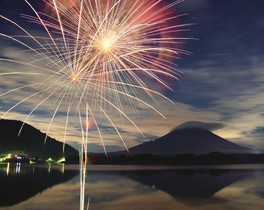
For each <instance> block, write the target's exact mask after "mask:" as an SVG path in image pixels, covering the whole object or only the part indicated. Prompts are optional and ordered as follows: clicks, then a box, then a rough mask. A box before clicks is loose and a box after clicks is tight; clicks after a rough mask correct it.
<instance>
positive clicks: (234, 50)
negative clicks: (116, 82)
mask: <svg viewBox="0 0 264 210" xmlns="http://www.w3.org/2000/svg"><path fill="white" fill-rule="evenodd" d="M31 2H33V4H34V6H35V7H36V8H38V7H42V5H41V4H40V3H39V1H35V3H34V1H31ZM35 4H36V5H35ZM263 8H264V1H262V0H252V1H248V0H185V2H182V3H180V4H179V5H177V6H176V10H177V12H178V13H188V15H186V16H185V17H184V18H182V22H183V23H194V25H193V26H191V27H190V31H189V32H186V33H184V34H182V35H183V36H186V37H189V38H192V39H190V40H187V43H186V44H185V46H184V48H185V49H186V50H188V51H189V52H191V53H192V55H189V56H182V59H181V60H176V63H177V64H178V66H179V69H180V70H181V71H182V72H183V75H182V76H181V78H180V81H175V82H174V83H173V89H174V91H175V92H174V93H172V92H167V93H166V94H167V95H168V96H169V97H170V98H171V99H173V101H174V102H175V104H168V103H165V102H164V103H163V102H161V103H160V107H159V110H160V111H161V112H163V113H164V115H165V116H166V117H167V119H166V120H161V119H156V117H153V116H152V115H151V114H149V113H144V114H143V115H144V116H145V117H144V119H143V120H141V121H140V122H138V125H139V127H140V128H142V127H143V128H142V130H143V132H144V133H145V135H146V139H145V140H150V139H153V138H155V137H158V136H160V135H164V134H165V133H166V132H168V131H170V130H171V129H172V128H174V127H176V126H177V125H179V124H181V123H184V122H186V121H201V122H204V123H206V124H208V125H209V124H210V123H212V124H214V123H218V124H219V125H221V126H220V127H219V126H218V128H217V129H216V130H214V132H215V133H216V134H218V135H220V136H222V137H224V138H226V139H228V140H230V141H233V142H236V143H240V144H243V145H247V146H250V147H253V148H255V149H256V150H264V137H263V136H264V120H263V116H264V48H263V41H264V38H263V37H264V13H263ZM21 12H23V13H26V14H32V11H31V10H30V8H29V7H28V6H27V5H26V4H25V2H24V1H22V0H21V1H20V0H19V1H18V0H4V3H3V2H1V8H0V14H1V15H4V16H6V17H9V18H13V19H15V20H16V21H17V22H18V23H20V24H22V25H23V26H26V27H28V26H29V27H31V25H30V24H29V23H25V21H24V20H22V19H19V15H18V14H19V13H21ZM0 24H1V25H0V33H6V32H7V31H8V30H9V31H10V30H11V31H12V30H15V27H13V29H12V26H10V23H6V22H5V21H3V20H1V21H0ZM37 29H38V30H39V28H37ZM37 29H36V28H34V27H32V30H36V31H37ZM1 39H2V40H1ZM0 44H1V46H2V49H1V50H0V53H1V57H5V56H7V55H10V53H11V51H12V50H14V45H13V48H12V49H11V48H10V45H11V43H6V42H5V41H4V39H3V38H0ZM17 56H18V55H16V56H14V57H16V58H17ZM0 70H1V68H0ZM2 85H3V84H2ZM0 102H1V103H2V105H1V107H2V108H3V107H4V104H5V103H7V102H6V101H4V100H3V101H2V100H1V101H0ZM1 111H2V110H1ZM11 117H14V115H12V116H11ZM146 125H147V126H146ZM203 125H204V124H203ZM209 127H210V126H209ZM121 130H123V131H124V133H126V132H127V133H129V132H131V130H130V129H128V128H127V127H126V126H125V125H124V126H123V127H122V126H121ZM128 139H129V140H128V141H130V142H132V143H131V145H133V144H136V143H139V142H142V141H144V140H143V139H142V138H141V137H140V136H139V135H138V134H137V133H136V132H135V133H134V134H133V135H131V138H128ZM108 140H109V145H112V146H114V145H119V144H120V142H118V143H117V144H115V143H114V141H113V140H111V138H110V137H109V139H107V138H106V141H108ZM129 144H130V143H128V145H129ZM94 145H96V143H94Z"/></svg>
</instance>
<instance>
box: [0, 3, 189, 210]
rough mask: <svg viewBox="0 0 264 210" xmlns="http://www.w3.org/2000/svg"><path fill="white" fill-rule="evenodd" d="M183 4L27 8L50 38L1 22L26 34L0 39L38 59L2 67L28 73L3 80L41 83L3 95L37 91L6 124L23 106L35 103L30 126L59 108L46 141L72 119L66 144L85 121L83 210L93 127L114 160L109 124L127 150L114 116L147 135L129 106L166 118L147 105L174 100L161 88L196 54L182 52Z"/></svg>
mask: <svg viewBox="0 0 264 210" xmlns="http://www.w3.org/2000/svg"><path fill="white" fill-rule="evenodd" d="M182 1H183V0H177V1H174V2H173V3H170V4H166V3H165V1H162V0H141V1H139V0H132V1H131V0H103V1H102V0H78V1H77V0H76V1H71V3H70V4H69V1H62V0H44V3H45V5H46V10H45V13H43V12H39V11H37V10H35V8H34V7H33V6H32V5H31V4H30V2H29V1H27V0H25V3H26V4H27V5H28V7H30V8H31V9H32V11H33V13H34V16H32V15H26V14H24V15H22V16H23V18H25V19H27V20H28V21H29V22H32V23H35V24H38V25H40V26H41V27H42V29H43V30H44V32H45V34H46V35H45V36H34V35H32V34H31V33H30V32H29V31H28V30H26V29H24V28H23V27H21V26H20V25H19V24H18V23H16V22H15V21H12V20H10V19H8V18H6V17H4V16H0V17H1V18H2V19H4V20H6V21H8V22H9V23H11V24H13V25H14V26H16V27H17V28H18V29H19V30H20V31H22V32H23V33H24V35H16V36H11V35H6V34H4V33H1V34H0V36H2V37H3V38H7V39H10V40H12V41H15V42H16V43H18V44H20V45H22V46H23V47H24V48H26V52H27V53H29V54H33V55H34V57H33V58H32V60H31V61H29V62H22V61H19V60H14V59H7V58H1V62H13V63H16V64H17V65H23V66H25V67H27V69H28V70H27V71H23V72H22V71H21V72H15V71H11V72H1V73H0V76H1V77H8V76H16V77H19V76H20V77H23V78H24V77H29V76H32V75H34V76H36V78H38V79H37V81H33V80H32V82H29V83H27V84H23V85H21V86H17V87H15V88H11V89H10V90H8V91H6V92H3V93H1V94H0V96H1V98H4V97H8V95H10V94H15V93H16V92H21V91H25V90H27V89H29V88H34V90H37V91H35V92H33V93H30V94H28V95H27V96H26V97H24V98H22V99H21V100H19V101H18V102H16V103H14V105H13V106H11V107H10V108H9V109H8V110H7V111H6V112H5V113H4V114H3V116H2V117H5V116H7V114H8V113H9V112H11V111H12V110H14V109H17V108H18V107H19V106H21V105H22V104H23V103H26V102H28V101H35V102H36V103H35V104H34V105H33V104H32V107H33V108H32V109H31V110H30V111H29V113H28V115H27V116H26V117H25V120H24V122H26V121H27V120H28V119H29V118H30V117H31V116H32V115H33V114H34V112H36V110H39V109H40V110H41V109H43V108H45V104H46V103H51V102H52V106H51V107H52V109H53V111H52V115H51V120H50V122H49V123H48V128H47V132H46V133H47V134H48V133H49V131H50V129H51V127H52V123H53V121H54V119H55V118H56V116H57V115H58V113H59V112H65V113H66V114H65V124H64V141H65V140H66V136H67V130H68V127H69V122H70V121H71V119H72V118H73V117H76V116H78V118H79V122H80V128H81V134H82V142H81V143H82V147H81V152H80V154H81V157H80V160H84V161H81V164H80V165H81V180H80V182H81V196H80V197H81V200H80V203H81V205H80V209H84V189H85V188H84V185H85V177H86V174H85V173H86V164H87V144H88V139H89V135H88V134H89V132H88V131H89V125H91V124H93V128H95V129H96V130H97V133H98V136H99V138H100V139H101V142H102V145H103V148H104V151H105V153H106V149H105V146H104V141H103V134H102V132H101V129H100V123H99V122H100V120H101V119H105V120H107V121H108V123H109V125H110V126H111V127H112V128H113V129H114V130H115V131H116V133H117V135H118V136H119V138H120V139H121V141H122V142H123V144H124V146H125V148H126V149H127V147H126V144H125V141H124V139H123V136H122V133H121V132H120V131H119V129H118V126H117V125H116V121H117V119H113V118H112V117H111V113H113V112H115V113H119V115H120V118H121V119H122V121H123V120H125V121H128V122H129V123H131V125H132V126H133V127H135V129H137V130H138V131H139V132H140V129H139V128H138V126H137V125H136V124H135V123H134V121H133V120H132V119H131V118H130V116H129V113H130V112H128V111H127V110H126V109H125V108H124V104H129V107H130V109H131V110H132V111H134V112H137V107H139V106H144V107H147V108H148V109H152V110H153V111H154V112H156V113H158V114H159V115H161V116H162V117H164V116H163V115H162V113H161V112H160V111H159V110H157V109H156V108H155V107H154V106H153V105H151V104H149V103H148V102H146V101H147V100H146V97H148V98H150V99H152V100H153V101H156V100H155V95H158V96H161V97H163V98H165V99H167V100H170V99H168V98H167V97H166V96H164V95H163V94H162V92H160V91H158V90H157V89H156V87H153V84H155V86H159V87H161V88H164V89H169V90H171V87H170V84H169V82H168V79H169V78H173V79H177V78H178V76H179V74H180V73H179V71H178V70H177V68H176V65H175V64H174V62H175V58H179V57H180V55H181V54H188V52H186V51H184V50H182V49H181V46H182V43H183V42H184V40H185V38H180V37H179V36H178V34H179V32H181V31H185V30H186V29H185V27H186V26H188V24H175V23H177V22H178V18H179V17H180V15H178V16H175V15H174V14H173V11H172V8H173V7H174V6H175V5H177V4H178V3H180V2H182ZM28 40H30V42H31V44H29V43H28ZM142 93H144V94H142ZM49 110H50V109H49ZM22 128H23V126H22V127H21V129H22ZM140 133H141V132H140ZM142 135H143V134H142ZM83 154H84V156H83Z"/></svg>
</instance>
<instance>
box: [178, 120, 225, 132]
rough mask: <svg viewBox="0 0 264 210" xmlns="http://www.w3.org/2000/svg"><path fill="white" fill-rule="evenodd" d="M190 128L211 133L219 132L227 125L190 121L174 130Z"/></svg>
mask: <svg viewBox="0 0 264 210" xmlns="http://www.w3.org/2000/svg"><path fill="white" fill-rule="evenodd" d="M188 127H200V128H205V129H208V130H210V131H213V130H218V129H220V128H223V127H225V125H224V124H222V123H206V122H200V121H188V122H185V123H183V124H181V125H178V126H177V127H175V128H174V129H173V130H175V129H181V128H188Z"/></svg>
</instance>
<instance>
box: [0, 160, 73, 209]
mask: <svg viewBox="0 0 264 210" xmlns="http://www.w3.org/2000/svg"><path fill="white" fill-rule="evenodd" d="M63 167H64V165H61V166H60V167H59V168H57V169H51V165H47V166H45V167H42V168H39V167H34V166H28V165H23V164H22V165H21V163H17V164H10V163H8V164H7V165H6V167H4V166H1V167H0V186H1V190H0V207H2V206H11V205H15V204H18V203H20V202H22V201H25V200H27V199H29V198H31V197H33V196H35V195H37V194H38V193H41V192H43V191H44V190H46V189H48V188H51V187H52V186H54V185H57V184H59V183H63V182H66V181H68V180H69V179H71V178H73V177H74V176H76V175H77V174H78V172H77V171H64V168H63Z"/></svg>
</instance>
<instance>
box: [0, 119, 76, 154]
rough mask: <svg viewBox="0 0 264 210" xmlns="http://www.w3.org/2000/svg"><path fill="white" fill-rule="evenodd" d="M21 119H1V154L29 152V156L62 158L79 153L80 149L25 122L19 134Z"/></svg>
mask: <svg viewBox="0 0 264 210" xmlns="http://www.w3.org/2000/svg"><path fill="white" fill-rule="evenodd" d="M22 124H23V123H22V122H21V121H16V120H4V119H1V120H0V154H9V153H17V154H27V155H28V156H33V157H39V158H43V159H46V158H48V157H52V158H60V157H62V156H68V155H78V151H77V150H75V149H74V148H73V147H71V146H69V145H67V144H65V149H64V152H63V143H62V142H59V141H57V140H55V139H53V138H50V137H49V136H48V137H47V139H46V143H45V138H46V134H44V133H42V132H41V131H39V130H37V129H36V128H34V127H32V126H31V125H29V124H24V126H23V129H22V132H21V133H20V135H18V133H19V130H20V128H21V126H22Z"/></svg>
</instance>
